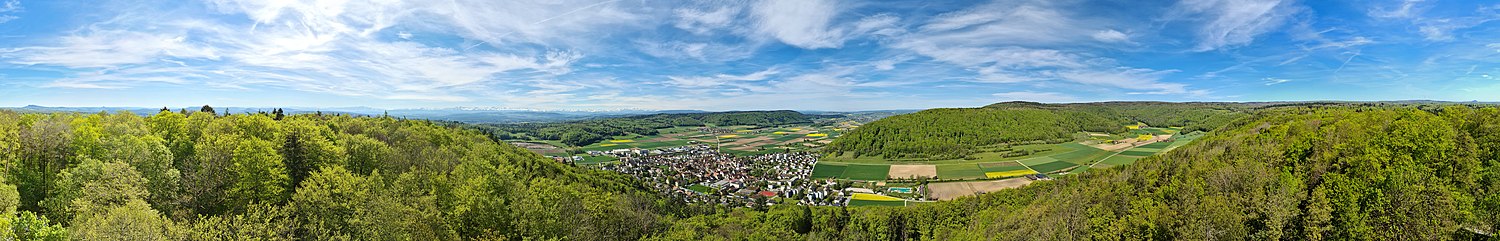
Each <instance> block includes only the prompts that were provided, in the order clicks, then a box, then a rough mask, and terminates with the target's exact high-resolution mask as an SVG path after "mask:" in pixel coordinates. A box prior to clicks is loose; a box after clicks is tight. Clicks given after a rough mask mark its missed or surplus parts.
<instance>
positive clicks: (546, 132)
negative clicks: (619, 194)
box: [478, 110, 826, 146]
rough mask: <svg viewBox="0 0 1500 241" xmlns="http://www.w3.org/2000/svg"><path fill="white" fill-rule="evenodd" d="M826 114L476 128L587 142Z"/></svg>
mask: <svg viewBox="0 0 1500 241" xmlns="http://www.w3.org/2000/svg"><path fill="white" fill-rule="evenodd" d="M821 117H826V116H817V115H807V114H802V113H800V112H796V111H790V110H781V111H731V112H713V113H682V114H653V115H642V116H629V117H616V118H602V119H592V120H581V121H571V122H563V123H522V124H492V125H482V126H479V127H478V128H481V130H483V131H485V132H489V133H491V134H492V135H495V136H496V137H497V138H500V139H518V138H519V139H528V140H558V141H562V143H563V144H568V145H573V146H586V145H589V144H594V143H596V142H599V141H604V140H608V139H609V138H610V137H612V136H620V135H628V134H638V135H644V136H649V135H656V134H657V129H661V128H669V127H676V126H706V125H712V126H737V125H749V126H757V127H761V126H777V125H788V124H807V123H812V121H813V119H815V118H821Z"/></svg>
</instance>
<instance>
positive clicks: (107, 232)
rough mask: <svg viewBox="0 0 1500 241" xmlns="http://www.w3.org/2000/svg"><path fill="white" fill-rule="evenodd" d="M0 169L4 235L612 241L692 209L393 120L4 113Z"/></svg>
mask: <svg viewBox="0 0 1500 241" xmlns="http://www.w3.org/2000/svg"><path fill="white" fill-rule="evenodd" d="M205 110H208V109H207V108H205ZM0 164H3V170H0V171H3V172H0V173H4V175H0V179H3V183H4V184H3V185H0V208H3V209H0V211H3V212H4V216H3V217H5V218H0V240H64V239H77V240H101V239H106V240H288V239H303V240H329V239H357V240H371V239H380V240H385V239H389V240H454V239H519V238H521V237H532V238H549V237H551V238H561V237H568V238H571V239H585V240H599V239H605V240H610V239H613V240H619V239H634V238H635V237H640V236H642V235H646V234H648V233H647V232H650V231H652V230H656V229H657V228H658V227H659V226H662V225H664V224H663V223H662V222H663V221H661V219H660V218H659V217H658V216H659V215H660V214H665V213H674V212H677V211H672V210H686V208H688V207H690V206H687V205H680V204H670V202H668V201H666V200H662V199H660V198H657V197H656V196H655V195H653V194H648V193H645V192H644V191H643V190H645V189H643V188H642V187H641V185H640V184H639V183H637V182H636V181H634V180H633V179H631V178H629V177H627V176H623V175H618V174H614V173H610V172H605V171H595V170H586V169H579V168H574V167H570V166H566V165H562V164H558V163H557V162H554V161H551V160H550V159H546V158H543V157H541V156H539V155H536V154H534V153H531V152H528V151H526V150H524V149H520V148H516V147H514V146H510V145H505V144H500V143H497V142H496V141H494V140H493V139H491V138H489V137H487V136H485V135H483V134H482V133H479V132H477V131H472V130H466V129H460V128H449V127H443V126H440V125H438V124H435V123H432V122H427V121H406V120H397V119H392V118H373V117H358V118H356V117H348V116H330V115H292V116H278V115H274V114H249V115H246V114H238V115H230V116H217V115H214V114H212V113H211V112H194V113H191V114H189V115H183V114H180V113H174V112H161V113H158V114H156V115H152V116H149V117H144V118H143V117H141V116H139V115H136V114H131V113H128V112H127V113H119V114H102V113H101V114H66V113H58V114H17V113H14V112H10V111H3V110H0ZM669 204H670V205H669Z"/></svg>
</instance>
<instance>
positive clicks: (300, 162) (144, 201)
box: [0, 106, 1500, 240]
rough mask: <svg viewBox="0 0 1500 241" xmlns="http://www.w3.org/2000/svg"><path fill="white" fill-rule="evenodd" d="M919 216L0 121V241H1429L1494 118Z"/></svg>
mask: <svg viewBox="0 0 1500 241" xmlns="http://www.w3.org/2000/svg"><path fill="white" fill-rule="evenodd" d="M1251 113H1253V114H1251V116H1247V117H1246V118H1240V119H1237V120H1234V121H1232V122H1231V123H1228V124H1226V125H1225V126H1224V127H1223V128H1219V129H1217V130H1216V131H1214V132H1211V133H1210V134H1209V135H1208V136H1205V137H1203V138H1201V139H1198V140H1197V141H1195V142H1193V143H1192V144H1188V145H1187V146H1183V147H1181V148H1178V149H1175V150H1173V151H1170V152H1167V153H1164V154H1161V155H1157V156H1154V157H1150V158H1146V159H1142V160H1141V161H1138V162H1136V163H1135V164H1132V165H1126V166H1120V167H1115V168H1109V169H1098V170H1091V171H1090V172H1087V173H1085V174H1082V175H1072V176H1063V177H1060V178H1059V179H1057V180H1053V181H1046V182H1038V183H1033V184H1032V185H1030V186H1027V187H1024V188H1018V189H1007V190H1002V191H998V192H993V193H989V194H984V195H980V196H977V197H970V198H962V199H958V200H954V201H946V202H937V203H922V204H918V205H916V206H912V207H807V206H798V205H776V206H772V207H756V208H734V209H728V208H715V207H708V206H699V205H686V204H683V203H680V202H676V201H672V200H666V199H662V198H660V197H659V196H657V195H653V194H649V193H646V192H645V191H643V190H645V189H643V188H642V186H641V184H640V183H638V182H637V181H634V180H632V179H630V178H628V177H625V176H622V175H618V174H612V173H609V172H604V171H591V170H585V169H580V168H575V167H570V166H567V165H563V164H558V163H556V162H553V161H550V160H548V159H545V158H542V157H541V156H539V155H536V154H532V153H529V152H526V151H525V150H522V149H519V148H516V147H512V146H509V145H504V144H499V143H497V142H496V141H495V140H494V139H492V138H489V137H487V136H485V134H484V133H481V132H479V131H474V130H468V129H462V128H451V127H443V126H441V125H438V124H434V123H432V122H427V121H410V120H398V119H392V118H374V117H359V118H356V117H347V116H327V115H292V116H285V117H282V118H277V117H276V116H274V115H264V114H261V115H257V114H251V115H243V114H242V115H231V116H215V115H213V114H210V113H205V112H196V113H191V114H190V115H182V114H179V113H172V112H162V113H159V114H156V115H152V116H149V117H144V118H143V117H140V116H138V115H134V114H129V113H123V114H113V115H110V114H24V115H23V114H17V113H13V112H8V111H0V151H3V152H0V161H3V164H4V165H3V168H4V170H3V173H4V175H3V178H4V180H3V185H0V208H3V209H0V212H4V214H5V216H4V217H5V218H0V240H10V239H15V240H66V239H79V240H98V239H123V240H250V239H255V240H291V239H303V240H329V239H359V240H365V239H380V240H386V239H391V240H396V239H401V240H454V239H489V240H521V239H569V240H635V239H650V240H801V239H810V240H919V239H920V240H984V239H1049V240H1084V239H1100V240H1141V239H1257V240H1272V239H1277V240H1348V239H1364V240H1372V239H1373V240H1411V239H1417V240H1443V239H1471V238H1479V239H1485V238H1488V239H1492V240H1493V239H1495V237H1493V236H1483V235H1484V234H1477V233H1494V232H1495V231H1496V230H1500V193H1497V192H1500V109H1496V108H1494V107H1485V108H1471V107H1464V106H1444V107H1428V108H1413V107H1349V106H1327V107H1325V106H1294V107H1278V108H1270V109H1263V110H1255V111H1252V112H1251Z"/></svg>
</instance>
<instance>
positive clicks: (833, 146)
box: [826, 102, 1248, 159]
mask: <svg viewBox="0 0 1500 241" xmlns="http://www.w3.org/2000/svg"><path fill="white" fill-rule="evenodd" d="M1244 109H1248V106H1247V105H1242V104H1205V103H1161V102H1106V103H1081V104H1041V103H1031V102H1005V103H997V104H992V105H989V106H985V107H981V108H943V109H931V110H925V111H921V112H917V113H913V114H905V115H898V116H892V117H888V118H885V119H881V120H879V121H875V122H871V123H869V124H866V125H864V126H860V127H859V128H857V129H854V130H853V131H850V132H849V133H846V134H845V135H844V136H842V137H840V138H838V139H836V140H835V141H834V142H833V143H830V144H829V147H828V149H826V150H827V151H828V152H830V153H831V154H832V155H833V156H842V155H845V154H852V156H854V157H859V156H879V157H883V158H927V159H949V158H961V157H965V156H968V155H971V154H974V153H976V152H977V151H978V149H979V148H980V147H983V146H989V145H996V144H1002V143H1009V144H1031V143H1061V142H1066V141H1071V140H1073V139H1074V134H1075V133H1078V132H1083V131H1089V132H1105V133H1124V132H1126V131H1127V130H1126V129H1125V128H1124V127H1123V126H1125V125H1133V124H1136V123H1145V124H1147V125H1150V126H1187V127H1188V128H1186V129H1184V131H1194V130H1212V129H1213V128H1216V127H1218V126H1221V125H1223V124H1224V123H1227V122H1229V121H1231V120H1233V119H1235V118H1239V117H1243V116H1245V115H1246V114H1244V113H1243V111H1244Z"/></svg>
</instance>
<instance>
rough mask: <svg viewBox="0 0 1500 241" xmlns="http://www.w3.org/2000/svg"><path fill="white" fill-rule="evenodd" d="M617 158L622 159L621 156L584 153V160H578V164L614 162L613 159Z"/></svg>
mask: <svg viewBox="0 0 1500 241" xmlns="http://www.w3.org/2000/svg"><path fill="white" fill-rule="evenodd" d="M617 160H620V158H615V157H612V156H589V155H584V156H583V160H582V161H578V162H577V164H580V165H591V164H599V163H605V162H613V161H617Z"/></svg>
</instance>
